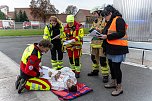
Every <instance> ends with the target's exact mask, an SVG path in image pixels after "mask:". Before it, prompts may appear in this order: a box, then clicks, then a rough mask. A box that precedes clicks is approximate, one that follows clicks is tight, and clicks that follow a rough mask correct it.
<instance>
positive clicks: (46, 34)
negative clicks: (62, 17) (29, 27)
mask: <svg viewBox="0 0 152 101" xmlns="http://www.w3.org/2000/svg"><path fill="white" fill-rule="evenodd" d="M60 26H61V27H60V29H59V30H60V38H62V36H63V35H62V34H63V30H64V27H63V25H62V24H60ZM51 36H52V25H51V24H49V25H47V26H45V28H44V35H43V39H47V40H50V41H51Z"/></svg>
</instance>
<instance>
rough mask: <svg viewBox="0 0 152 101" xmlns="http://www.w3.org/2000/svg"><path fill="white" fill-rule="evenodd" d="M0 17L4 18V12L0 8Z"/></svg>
mask: <svg viewBox="0 0 152 101" xmlns="http://www.w3.org/2000/svg"><path fill="white" fill-rule="evenodd" d="M0 19H1V20H5V19H6V16H5V14H4V13H3V12H2V11H1V10H0Z"/></svg>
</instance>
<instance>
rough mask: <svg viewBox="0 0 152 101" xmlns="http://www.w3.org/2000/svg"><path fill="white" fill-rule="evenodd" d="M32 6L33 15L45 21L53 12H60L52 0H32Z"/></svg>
mask: <svg viewBox="0 0 152 101" xmlns="http://www.w3.org/2000/svg"><path fill="white" fill-rule="evenodd" d="M30 8H31V14H32V16H33V17H34V18H38V19H41V20H43V22H44V23H45V22H46V19H47V18H49V17H50V15H51V14H57V13H59V11H58V10H57V9H56V8H55V6H54V5H52V4H51V3H50V0H32V1H31V5H30Z"/></svg>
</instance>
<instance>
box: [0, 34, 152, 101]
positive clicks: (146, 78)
mask: <svg viewBox="0 0 152 101" xmlns="http://www.w3.org/2000/svg"><path fill="white" fill-rule="evenodd" d="M39 40H41V37H40V36H34V37H11V38H9V37H3V38H0V68H1V71H0V75H1V77H0V101H21V100H23V101H57V100H58V99H57V97H56V96H55V95H53V94H52V93H51V92H50V91H29V92H26V93H23V94H21V95H18V93H17V91H16V90H15V87H14V83H15V80H16V75H17V74H18V73H19V63H20V59H21V56H22V53H23V50H24V49H25V48H26V47H27V45H28V44H32V43H34V42H39ZM85 40H88V39H85V38H84V44H83V53H85V54H83V55H82V57H81V63H82V70H81V75H80V78H79V79H78V82H82V83H85V84H86V85H87V86H89V87H91V88H92V89H93V92H90V93H88V94H86V95H84V96H81V97H78V98H77V99H74V100H73V101H151V99H152V86H151V84H152V70H150V69H148V68H141V67H138V66H132V65H129V64H122V66H121V68H122V72H123V83H122V84H123V88H124V93H123V94H121V95H120V96H117V97H113V96H111V92H112V90H113V89H106V88H104V83H102V76H101V75H99V76H97V77H88V76H87V73H89V72H90V71H91V65H92V64H91V58H90V55H89V51H90V48H89V43H88V42H87V41H86V42H85ZM42 64H43V65H45V66H49V67H51V64H50V52H48V53H47V54H45V55H44V56H43V59H42ZM64 66H69V61H68V57H67V54H66V53H64Z"/></svg>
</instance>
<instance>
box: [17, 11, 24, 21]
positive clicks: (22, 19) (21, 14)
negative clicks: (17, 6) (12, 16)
mask: <svg viewBox="0 0 152 101" xmlns="http://www.w3.org/2000/svg"><path fill="white" fill-rule="evenodd" d="M18 18H19V22H24V18H23V12H22V11H21V10H20V11H19V14H18Z"/></svg>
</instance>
